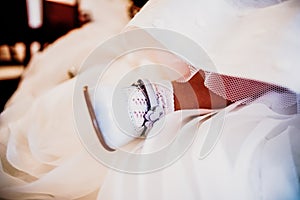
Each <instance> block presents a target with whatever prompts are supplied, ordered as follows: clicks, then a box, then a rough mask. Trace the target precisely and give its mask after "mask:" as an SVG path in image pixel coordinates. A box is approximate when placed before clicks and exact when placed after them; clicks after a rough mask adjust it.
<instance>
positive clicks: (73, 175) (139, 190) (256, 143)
mask: <svg viewBox="0 0 300 200" xmlns="http://www.w3.org/2000/svg"><path fill="white" fill-rule="evenodd" d="M184 2H186V1H176V0H174V1H173V3H172V4H171V3H170V2H169V1H168V2H167V1H156V2H155V1H153V4H149V5H148V8H151V7H152V9H148V8H145V9H144V10H143V11H142V13H141V14H140V15H139V16H137V17H136V20H141V21H143V20H145V19H148V20H150V16H151V17H152V18H153V20H154V22H155V19H156V16H163V17H162V18H160V20H161V21H157V22H156V24H158V25H159V24H160V23H165V24H167V25H172V24H174V27H177V28H180V29H186V31H187V33H193V31H194V29H192V30H190V29H189V28H190V26H189V25H191V24H189V23H194V22H193V20H190V19H193V16H192V14H193V13H194V12H185V13H184V15H183V14H182V13H181V12H178V15H177V12H172V13H171V14H170V11H168V10H169V9H170V10H172V9H171V8H174V7H176V9H177V6H179V7H180V8H182V9H183V10H184V9H188V8H193V7H197V5H198V4H197V3H196V1H195V2H193V3H196V4H188V3H187V4H185V3H184ZM197 2H198V1H197ZM199 2H201V3H202V4H203V6H204V7H203V8H202V7H200V8H198V9H199V10H201V12H199V11H198V12H197V13H202V14H203V17H205V16H212V15H211V14H218V13H223V12H227V11H228V15H231V14H230V13H231V11H232V12H233V13H235V11H234V9H232V10H231V9H229V10H226V9H225V10H223V9H221V8H222V6H220V4H218V5H216V6H215V7H214V8H215V9H216V10H215V11H212V10H210V9H208V8H210V7H207V9H205V6H209V5H204V4H212V5H213V4H214V3H215V1H199ZM204 2H206V3H204ZM199 4H200V3H199ZM290 4H292V5H293V4H297V2H296V1H293V0H291V1H288V2H285V3H284V4H279V5H277V6H274V7H270V8H267V10H274V9H275V10H276V9H277V8H282V6H283V8H286V7H285V6H286V5H290ZM150 5H151V6H150ZM155 5H156V7H155ZM191 5H194V6H191ZM221 5H227V4H225V2H223V4H221ZM292 5H290V6H291V7H293V8H294V9H295V10H297V8H298V7H297V6H296V5H293V6H292ZM223 8H224V6H223ZM286 9H287V10H288V11H289V12H288V14H286V16H287V17H288V16H290V17H291V13H293V12H292V11H290V7H289V6H288V8H286ZM292 10H293V9H292ZM167 11H168V12H167ZM161 12H163V13H161ZM249 12H250V11H249ZM165 13H166V14H168V15H162V14H165ZM250 13H251V12H250ZM202 14H201V15H202ZM273 14H274V13H273ZM273 14H272V15H271V16H272V17H271V18H273V17H274V16H277V15H276V14H274V16H273ZM146 15H148V16H146ZM217 16H218V15H217ZM176 17H180V20H179V21H178V20H177V19H176ZM139 18H140V19H139ZM172 18H173V19H172ZM242 18H243V17H242ZM212 19H214V18H213V17H212ZM268 19H270V18H269V17H268ZM151 20H152V19H151ZM173 20H174V21H173ZM183 20H185V21H183ZM277 20H278V19H276V20H275V19H274V21H276V22H277ZM216 21H217V20H216ZM279 21H280V20H279ZM291 21H292V20H291ZM178 22H184V23H185V24H183V23H181V24H176V23H178ZM200 22H201V21H200ZM220 23H221V22H220ZM223 23H224V27H225V26H226V23H225V22H223ZM228 23H229V22H228ZM200 24H201V23H200ZM215 24H218V25H220V24H219V23H215ZM254 24H255V23H253V26H254ZM175 25H176V26H175ZM212 25H214V23H212ZM192 27H195V26H192ZM216 27H217V26H215V28H216ZM252 28H255V27H252ZM252 28H251V29H249V31H250V30H254V29H252ZM195 30H196V29H195ZM289 30H290V29H289ZM210 31H212V30H209V33H205V34H204V33H203V34H201V35H199V36H201V37H199V38H202V37H203V38H205V39H209V38H211V40H207V41H206V40H205V41H206V43H207V46H210V45H211V47H213V46H214V45H216V46H215V48H217V47H218V46H219V47H220V46H222V45H221V44H222V43H220V40H217V38H218V37H219V36H221V34H222V33H223V32H222V31H220V32H210ZM295 31H296V33H297V30H295ZM204 32H205V31H204ZM87 33H89V31H87ZM213 33H215V34H213ZM293 33H294V32H293ZM218 34H220V35H219V36H218ZM271 35H273V33H272V34H271ZM214 37H215V38H216V41H215V42H216V43H215V42H214V41H213V40H212V38H214ZM291 37H292V36H291ZM69 39H70V44H75V41H78V38H77V39H75V41H72V40H71V36H70V38H69ZM219 39H220V38H219ZM64 40H65V41H68V38H65V39H64ZM64 40H61V42H62V43H63V41H64ZM245 40H246V41H245V42H247V39H245ZM226 41H227V40H226ZM239 42H241V41H239ZM236 44H237V43H236ZM287 44H288V43H287ZM295 44H297V42H296V43H295ZM66 45H67V43H66ZM84 46H85V43H80V44H78V45H77V46H76V47H77V48H78V49H81V48H85V47H84ZM72 47H73V46H72ZM51 48H53V50H52V53H53V54H55V53H54V52H55V46H52V47H51ZM68 48H69V47H68ZM220 48H221V47H220ZM73 49H75V48H72V50H73ZM283 49H284V48H283ZM215 50H216V49H215ZM294 50H295V51H293V53H296V52H298V51H297V49H294ZM49 51H50V50H49ZM148 53H149V52H148ZM220 55H221V54H220ZM237 55H239V54H237ZM241 55H242V54H241ZM44 56H45V57H43V56H41V57H40V58H39V59H40V62H41V63H47V62H49V61H52V60H53V57H52V56H50V53H49V55H48V56H46V54H45V55H44ZM75 57H76V56H75ZM236 57H237V56H235V57H234V58H236ZM72 58H74V57H72ZM136 58H142V57H141V56H137V57H135V56H128V57H127V58H126V59H125V60H123V61H122V62H121V64H122V63H123V64H122V65H121V66H122V68H120V67H115V68H114V67H112V68H111V71H110V72H109V73H108V74H107V75H106V77H105V78H106V81H107V82H109V81H111V79H118V74H120V71H122V72H124V71H126V70H128V69H130V67H135V66H138V64H139V63H145V62H149V61H147V60H146V61H145V59H141V60H139V59H136ZM149 58H153V57H151V56H149ZM272 58H273V57H272ZM164 59H165V62H166V63H167V62H169V61H170V59H169V58H168V57H164V56H161V57H160V58H159V60H160V61H164ZM232 59H233V58H232ZM233 60H234V59H233ZM61 61H62V62H63V63H64V64H62V65H59V64H53V65H51V63H50V62H49V66H48V67H45V68H44V69H45V70H46V72H45V74H44V73H43V72H42V70H39V69H38V67H39V66H38V65H37V66H36V67H33V68H32V71H31V72H30V69H28V73H27V75H25V77H24V81H23V83H22V85H21V89H20V90H19V91H18V92H17V93H16V94H18V95H16V96H15V98H14V100H13V101H12V103H11V104H10V105H8V106H7V108H6V109H5V111H4V112H3V113H2V114H1V118H0V133H1V134H0V148H1V149H0V155H1V165H0V166H1V167H0V180H1V181H0V197H1V198H4V199H18V200H19V199H105V200H106V199H120V200H121V199H122V200H123V199H197V200H198V199H237V200H240V199H249V200H253V199H263V200H269V199H270V200H281V199H282V200H283V199H284V200H286V199H289V200H290V199H291V200H296V199H299V196H300V191H299V171H300V159H299V155H300V150H299V145H298V143H299V142H298V141H299V140H300V138H299V132H300V116H299V114H298V115H297V114H290V115H287V114H278V113H276V112H275V111H273V110H272V109H271V108H272V102H276V100H277V99H279V98H280V95H281V94H279V93H270V94H267V95H266V96H263V97H261V98H262V99H265V100H267V101H266V102H268V103H267V104H266V103H261V102H263V101H259V102H252V103H251V104H250V105H247V106H240V105H239V102H237V103H235V104H233V105H231V106H229V107H227V108H226V109H222V110H219V111H217V114H216V115H214V116H211V117H210V118H208V119H207V120H205V121H204V120H202V119H203V116H200V114H199V113H201V110H192V111H191V112H189V113H183V114H182V115H181V113H180V112H175V113H173V114H170V115H167V116H166V117H165V125H166V126H164V129H163V130H162V133H165V134H159V136H158V137H151V138H149V139H147V140H146V141H144V144H143V146H142V147H141V149H140V151H141V152H146V153H147V152H149V151H150V152H151V151H153V150H155V149H157V147H159V146H160V145H162V146H163V145H165V144H168V143H169V140H170V138H176V137H177V136H181V137H182V139H189V138H187V137H188V136H190V134H191V133H193V134H194V135H195V136H196V139H195V141H194V142H193V143H192V145H191V147H190V148H188V150H187V151H186V152H185V153H184V155H183V156H182V157H181V158H180V159H179V160H177V161H176V162H174V163H173V164H172V165H170V166H167V167H166V168H164V169H162V170H159V171H157V172H153V173H148V174H141V175H136V174H135V175H133V174H127V173H120V172H116V171H114V170H110V169H108V168H106V167H104V166H103V165H102V164H100V163H99V162H97V161H96V160H95V159H94V158H93V156H92V155H90V154H89V153H88V152H87V151H86V149H85V148H84V146H83V144H82V143H81V140H80V137H79V136H78V135H77V132H76V126H75V124H74V115H73V112H74V110H73V107H72V103H71V102H72V97H73V93H72V92H73V89H74V88H73V87H74V82H75V81H76V78H75V79H72V80H69V81H66V79H67V77H66V71H67V69H69V67H67V66H71V65H72V64H70V63H69V62H70V60H69V59H66V60H64V59H63V58H61ZM172 62H173V61H172ZM175 63H176V62H175ZM50 65H51V66H53V67H57V68H56V70H53V71H52V69H51V68H50V67H51V66H50ZM40 66H43V65H42V64H41V65H40ZM59 66H63V67H64V68H63V69H64V70H60V69H59ZM119 66H120V65H119ZM96 67H97V66H96ZM98 67H99V66H98ZM294 67H295V66H292V68H293V69H294ZM266 68H268V67H266ZM120 69H122V70H120ZM218 69H219V68H218ZM224 69H225V68H224ZM284 69H289V67H287V68H284ZM47 70H49V72H48V71H47ZM228 70H235V68H231V67H229V68H228ZM266 70H270V69H269V68H268V69H266ZM47 72H48V73H49V74H47ZM50 72H52V73H50ZM57 72H59V75H57V76H56V73H57ZM247 72H248V71H247ZM269 72H270V74H266V73H262V74H258V75H257V76H254V77H252V75H253V72H251V73H250V72H249V73H250V74H249V76H251V78H258V79H260V78H262V80H264V79H269V78H268V77H267V75H270V77H273V75H272V74H273V72H274V71H272V70H270V71H269ZM285 72H286V70H284V73H283V78H282V79H281V78H280V77H279V78H278V79H274V81H275V82H276V83H283V82H288V83H290V82H292V81H296V82H297V81H298V79H295V78H294V77H293V75H295V76H296V74H295V73H293V72H295V71H293V70H291V71H289V75H290V76H291V77H290V79H289V81H287V80H285V78H284V75H286V74H285ZM84 73H87V72H84ZM256 73H257V72H256ZM274 73H275V74H274V76H276V75H278V74H277V72H276V70H275V72H274ZM286 73H287V72H286ZM154 75H157V76H161V77H168V76H166V75H165V74H164V72H163V71H159V70H158V71H157V73H154V74H149V76H154ZM258 76H259V77H258ZM260 76H261V77H260ZM30 77H31V78H30ZM273 78H274V77H273ZM37 80H39V81H37ZM277 80H285V81H283V82H280V81H277ZM43 81H44V82H43ZM41 83H43V84H41ZM59 83H60V84H59ZM288 83H287V85H288ZM38 84H40V85H38ZM283 84H284V83H283ZM298 85H299V84H298ZM298 85H295V87H292V88H293V89H296V87H297V86H298ZM288 86H290V85H288ZM26 88H28V90H27V91H26ZM30 95H32V96H33V97H34V98H32V97H30ZM26 96H27V98H25V97H26ZM33 99H34V100H33ZM81 100H82V101H83V99H81ZM82 105H84V103H83V104H82ZM79 109H85V110H86V107H82V108H79ZM203 112H204V113H207V111H206V110H204V111H203ZM212 112H213V111H212ZM208 115H210V113H209V114H208ZM182 116H186V117H187V118H186V119H188V120H184V121H180V120H181V117H182ZM83 117H88V116H83ZM174 122H176V123H174ZM177 122H178V123H177ZM180 122H184V123H180ZM216 124H217V125H218V126H215V125H216ZM212 127H220V128H221V129H219V131H221V132H220V135H219V138H218V140H217V142H216V143H215V146H212V147H213V148H211V149H209V150H210V151H209V152H210V153H208V154H205V155H206V156H205V157H204V156H203V149H204V146H203V144H204V141H206V139H207V137H208V136H209V135H208V133H210V134H211V133H214V132H211V130H212ZM195 130H197V131H196V132H194V131H195ZM209 130H210V131H209ZM217 130H218V129H217ZM88 134H94V133H92V132H91V133H88ZM164 156H165V157H164V159H167V158H168V157H169V156H171V152H170V154H167V155H164ZM123 159H124V160H126V159H127V158H123ZM137 164H138V163H137ZM139 164H141V165H143V163H139Z"/></svg>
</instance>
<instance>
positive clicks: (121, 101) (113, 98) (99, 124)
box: [85, 80, 174, 151]
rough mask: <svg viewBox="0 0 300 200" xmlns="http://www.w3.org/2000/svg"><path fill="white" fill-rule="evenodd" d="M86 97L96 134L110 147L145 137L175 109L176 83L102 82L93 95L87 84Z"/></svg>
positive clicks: (103, 143)
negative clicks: (121, 84)
mask: <svg viewBox="0 0 300 200" xmlns="http://www.w3.org/2000/svg"><path fill="white" fill-rule="evenodd" d="M85 99H86V102H87V105H88V107H89V112H90V115H91V119H92V121H93V125H94V128H95V131H96V133H97V136H98V138H99V140H100V142H101V144H102V145H103V147H104V148H105V149H107V150H108V151H113V150H114V149H116V148H118V147H121V146H123V145H125V144H127V143H129V142H130V141H132V140H133V139H135V138H140V137H146V136H147V134H148V132H149V131H150V130H151V128H152V127H153V125H154V123H155V122H157V121H158V120H159V119H161V118H162V117H163V116H165V115H166V114H167V113H170V112H173V111H174V98H173V87H172V84H171V82H169V81H161V82H158V83H150V82H149V81H148V80H138V81H137V82H136V83H134V84H132V85H131V86H129V87H122V88H113V87H112V86H108V85H101V86H99V87H98V88H96V91H95V95H94V98H90V94H88V90H87V88H85ZM91 99H93V100H94V101H93V102H92V101H91Z"/></svg>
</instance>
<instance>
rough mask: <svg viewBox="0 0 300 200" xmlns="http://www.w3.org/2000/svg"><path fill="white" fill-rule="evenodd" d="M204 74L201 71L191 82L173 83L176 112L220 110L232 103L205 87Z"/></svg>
mask: <svg viewBox="0 0 300 200" xmlns="http://www.w3.org/2000/svg"><path fill="white" fill-rule="evenodd" d="M203 77H204V72H203V71H201V70H199V72H198V73H196V74H195V75H194V76H193V77H192V78H191V79H190V80H189V81H187V82H184V83H179V82H176V81H173V82H172V85H173V90H174V99H175V111H176V110H184V109H198V108H205V109H218V108H224V107H226V106H228V105H229V104H231V103H232V102H230V101H228V100H226V99H224V98H223V97H221V96H218V95H216V94H214V93H213V92H211V91H209V89H208V88H207V87H205V85H204V78H203Z"/></svg>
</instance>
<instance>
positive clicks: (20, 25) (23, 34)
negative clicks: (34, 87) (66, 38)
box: [0, 0, 91, 112]
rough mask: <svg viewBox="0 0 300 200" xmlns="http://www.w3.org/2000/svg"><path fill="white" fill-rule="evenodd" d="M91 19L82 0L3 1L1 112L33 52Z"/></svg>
mask: <svg viewBox="0 0 300 200" xmlns="http://www.w3.org/2000/svg"><path fill="white" fill-rule="evenodd" d="M90 21H91V16H90V15H89V13H88V11H84V10H82V9H81V7H80V1H79V0H4V1H1V5H0V92H1V96H0V112H1V111H2V110H3V107H4V105H5V103H6V101H7V100H8V98H9V97H10V96H11V95H12V93H13V92H14V91H15V90H16V88H17V86H18V83H19V81H20V77H21V75H22V72H23V70H24V68H26V66H27V64H28V63H29V61H30V59H31V57H32V56H33V54H34V53H35V52H37V51H43V50H44V49H45V48H47V45H49V44H51V43H53V42H54V41H55V40H57V39H58V38H60V37H62V36H63V35H65V34H66V33H68V32H69V31H71V30H73V29H76V28H79V27H81V26H82V25H83V24H85V23H88V22H90Z"/></svg>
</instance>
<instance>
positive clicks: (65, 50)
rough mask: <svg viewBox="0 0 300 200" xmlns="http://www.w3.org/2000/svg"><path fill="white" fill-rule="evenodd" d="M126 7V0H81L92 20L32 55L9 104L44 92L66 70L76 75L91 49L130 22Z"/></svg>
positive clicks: (63, 77)
mask: <svg viewBox="0 0 300 200" xmlns="http://www.w3.org/2000/svg"><path fill="white" fill-rule="evenodd" d="M127 7H128V2H127V0H109V1H106V0H82V1H80V8H81V9H83V10H86V11H88V12H89V13H90V14H91V15H92V20H93V21H92V22H90V23H88V24H86V25H84V26H83V27H81V28H80V29H74V30H72V31H71V32H69V33H68V34H67V35H65V36H64V37H62V38H60V39H58V40H57V41H55V42H54V43H52V44H50V45H49V46H47V48H45V50H44V51H42V52H37V53H36V54H34V56H33V57H32V59H31V60H30V63H29V64H28V66H27V67H26V70H25V72H24V74H23V76H22V82H21V84H20V87H19V88H18V90H17V91H16V92H15V93H14V95H13V97H12V98H11V99H10V100H9V102H8V104H12V103H14V102H20V101H22V99H24V98H28V99H32V98H35V97H37V96H39V95H40V94H42V93H44V92H47V91H48V90H49V89H51V88H52V87H54V86H56V85H58V84H60V83H62V82H63V81H66V80H68V79H69V78H70V77H69V75H68V72H69V71H72V72H75V74H76V73H77V72H78V71H79V69H80V67H81V65H82V63H83V62H84V61H85V59H86V58H87V57H88V56H89V54H90V53H91V52H92V50H94V49H95V48H96V47H97V46H99V45H100V44H101V43H102V42H104V41H105V40H107V39H108V38H109V37H111V36H112V35H115V34H117V33H119V32H120V31H121V30H122V29H123V27H124V26H125V25H126V23H127V22H128V21H129V17H128V16H127ZM107 22H110V23H107ZM107 53H108V54H109V53H110V52H107Z"/></svg>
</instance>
